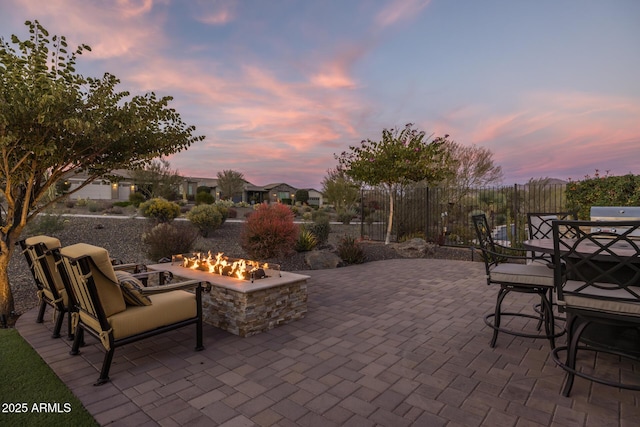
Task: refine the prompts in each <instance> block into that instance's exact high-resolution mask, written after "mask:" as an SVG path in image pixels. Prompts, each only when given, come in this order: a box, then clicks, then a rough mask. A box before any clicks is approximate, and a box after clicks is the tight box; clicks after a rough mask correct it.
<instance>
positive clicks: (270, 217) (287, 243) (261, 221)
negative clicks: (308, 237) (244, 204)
mask: <svg viewBox="0 0 640 427" xmlns="http://www.w3.org/2000/svg"><path fill="white" fill-rule="evenodd" d="M297 239H298V226H297V225H296V224H294V223H293V213H292V212H291V209H289V207H288V206H285V205H282V204H273V205H267V204H266V203H264V204H262V205H260V206H259V207H258V209H257V210H256V211H255V212H253V214H252V215H251V216H249V217H248V218H247V221H246V222H245V223H244V227H243V229H242V235H241V242H242V243H241V245H242V248H243V249H244V250H245V251H247V253H248V254H249V255H251V257H253V258H257V259H266V258H275V257H279V256H283V255H286V254H288V253H290V252H292V251H293V248H294V247H295V244H296V241H297Z"/></svg>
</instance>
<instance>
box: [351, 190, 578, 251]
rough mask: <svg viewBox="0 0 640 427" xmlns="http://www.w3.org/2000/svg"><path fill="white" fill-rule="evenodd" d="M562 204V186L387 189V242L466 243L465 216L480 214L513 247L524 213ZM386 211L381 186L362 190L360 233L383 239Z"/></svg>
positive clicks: (470, 235)
mask: <svg viewBox="0 0 640 427" xmlns="http://www.w3.org/2000/svg"><path fill="white" fill-rule="evenodd" d="M565 208H566V197H565V185H564V184H540V185H532V184H527V185H518V184H516V185H513V186H506V187H491V188H476V189H459V188H456V189H452V188H442V187H424V186H410V187H404V188H401V189H398V190H397V191H395V192H393V221H392V231H391V240H392V241H395V242H398V241H404V240H408V239H410V238H413V237H421V238H424V239H426V240H428V241H433V242H437V243H439V244H441V245H449V246H469V245H472V244H473V240H474V239H475V232H474V229H473V224H472V222H471V216H472V215H475V214H478V213H484V214H486V215H487V220H488V221H489V225H490V226H491V227H492V229H493V232H494V237H495V238H496V239H497V240H500V241H502V243H506V244H510V245H513V246H518V245H519V244H520V243H521V242H522V241H523V240H525V239H526V231H525V230H526V225H527V217H526V215H527V212H560V211H564V210H566V209H565ZM390 209H391V197H390V194H389V192H388V191H387V190H385V189H383V188H372V189H366V190H363V191H362V197H361V205H360V215H361V218H362V219H363V221H362V223H361V235H362V237H364V238H369V239H372V240H384V239H385V234H386V231H387V226H388V219H389V211H390Z"/></svg>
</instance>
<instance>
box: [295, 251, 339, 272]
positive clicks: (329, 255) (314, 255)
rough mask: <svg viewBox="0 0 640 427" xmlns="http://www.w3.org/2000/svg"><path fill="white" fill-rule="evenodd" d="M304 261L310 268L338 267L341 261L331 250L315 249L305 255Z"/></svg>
mask: <svg viewBox="0 0 640 427" xmlns="http://www.w3.org/2000/svg"><path fill="white" fill-rule="evenodd" d="M304 262H305V263H306V264H307V265H308V266H309V268H310V269H311V270H324V269H327V268H336V267H338V266H339V265H340V263H342V259H341V258H340V257H339V256H338V255H336V254H334V253H333V252H330V251H325V250H315V251H310V252H308V253H307V254H306V255H305V257H304Z"/></svg>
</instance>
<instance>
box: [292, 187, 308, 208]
mask: <svg viewBox="0 0 640 427" xmlns="http://www.w3.org/2000/svg"><path fill="white" fill-rule="evenodd" d="M295 200H296V202H300V203H301V204H303V205H304V204H306V203H307V202H308V201H309V190H305V189H303V188H301V189H299V190H297V191H296V195H295Z"/></svg>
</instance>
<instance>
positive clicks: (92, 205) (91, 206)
mask: <svg viewBox="0 0 640 427" xmlns="http://www.w3.org/2000/svg"><path fill="white" fill-rule="evenodd" d="M87 209H88V210H89V212H98V211H99V210H100V205H98V202H96V201H94V200H89V201H88V202H87Z"/></svg>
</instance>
